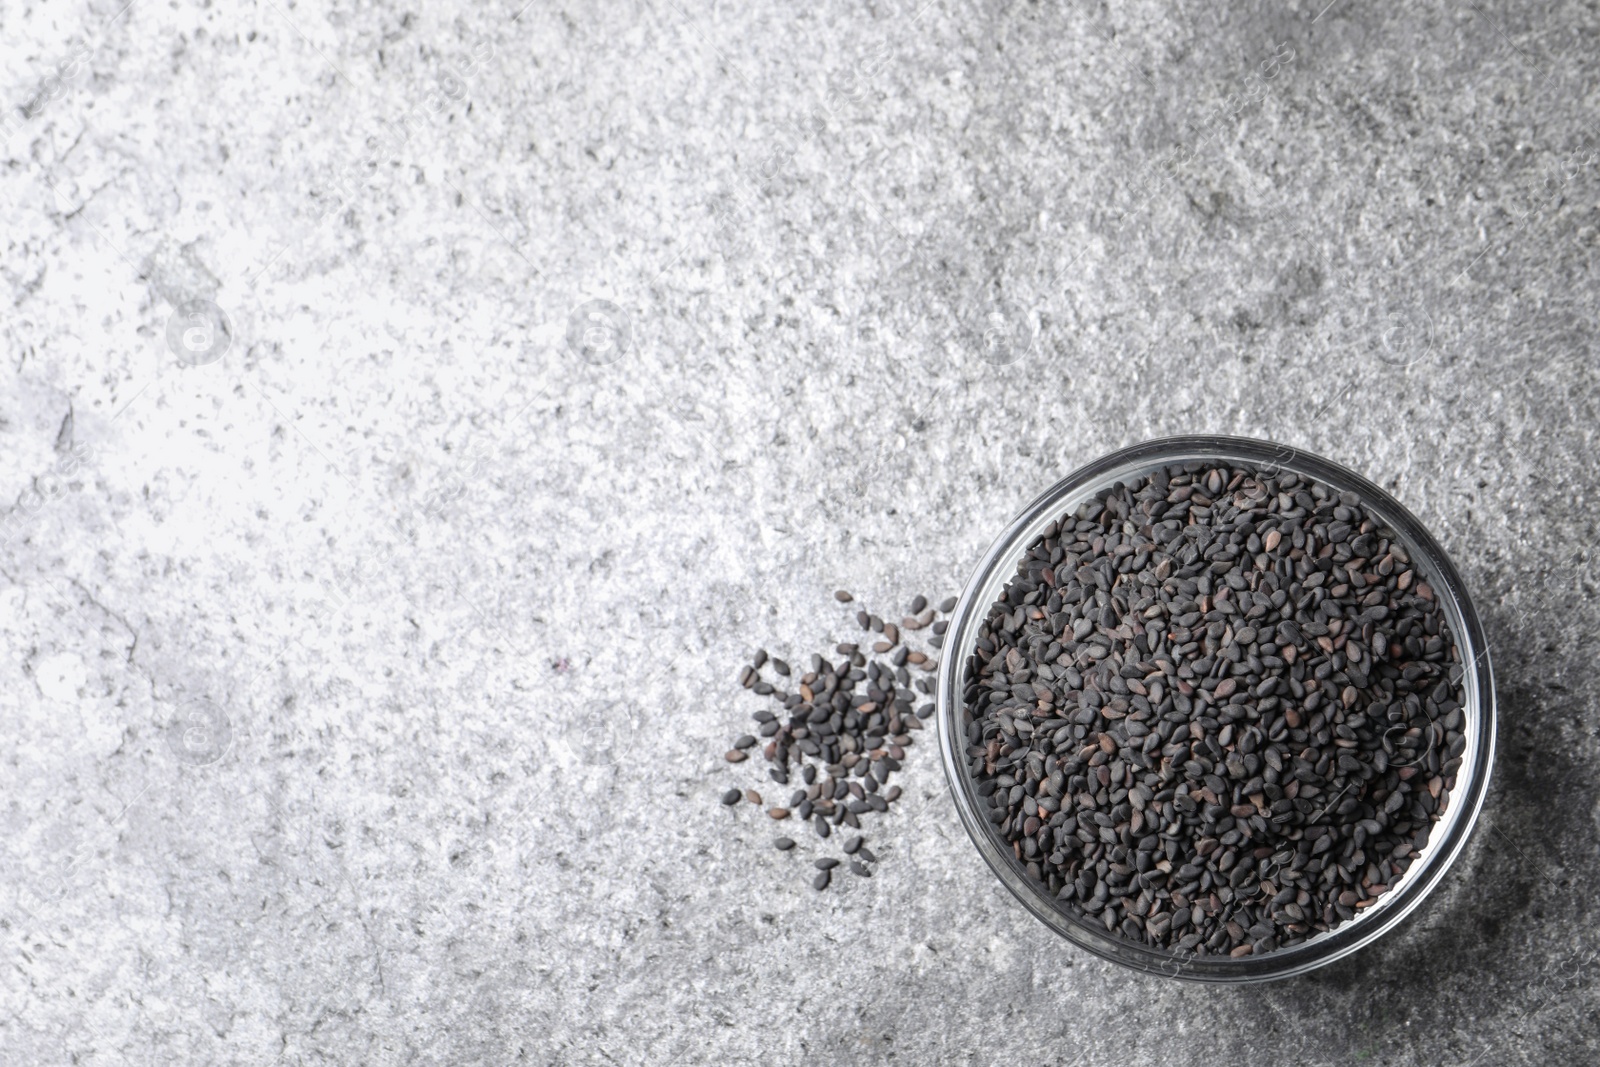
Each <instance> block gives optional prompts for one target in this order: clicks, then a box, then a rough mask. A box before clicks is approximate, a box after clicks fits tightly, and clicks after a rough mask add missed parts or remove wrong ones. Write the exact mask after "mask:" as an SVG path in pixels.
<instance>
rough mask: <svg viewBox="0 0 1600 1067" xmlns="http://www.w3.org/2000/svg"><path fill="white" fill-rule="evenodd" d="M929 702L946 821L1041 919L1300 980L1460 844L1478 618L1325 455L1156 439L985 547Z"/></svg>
mask: <svg viewBox="0 0 1600 1067" xmlns="http://www.w3.org/2000/svg"><path fill="white" fill-rule="evenodd" d="M945 648H946V651H947V653H948V654H947V655H946V657H945V660H944V663H943V665H942V667H941V670H940V677H939V684H938V697H937V713H936V718H937V720H938V728H939V738H940V747H941V751H942V754H943V759H944V765H945V773H946V776H947V778H948V780H949V782H950V786H951V791H952V793H953V794H954V797H955V800H956V805H957V809H958V811H959V814H960V817H961V821H962V823H963V825H965V827H966V829H967V833H968V835H969V836H970V837H971V838H972V841H973V843H974V844H975V845H976V846H977V848H978V851H979V852H980V853H981V854H982V856H983V858H984V859H985V861H987V863H988V865H989V867H990V868H991V869H992V870H993V871H994V873H995V875H996V876H997V877H998V878H999V879H1000V880H1001V881H1002V882H1003V883H1004V884H1005V885H1006V887H1007V888H1008V889H1010V890H1011V892H1012V893H1013V894H1014V895H1015V896H1016V897H1017V899H1018V900H1019V901H1020V902H1021V903H1022V904H1023V905H1024V906H1026V907H1027V908H1028V909H1029V910H1030V911H1031V912H1033V914H1034V915H1035V916H1036V917H1038V918H1039V919H1040V920H1042V921H1043V922H1044V923H1045V924H1046V925H1048V926H1050V927H1051V928H1052V929H1054V930H1055V931H1056V932H1057V933H1059V934H1061V935H1062V936H1064V937H1066V938H1067V939H1069V940H1070V941H1072V942H1073V943H1075V944H1077V945H1079V946H1081V947H1083V948H1085V949H1088V950H1089V951H1091V952H1094V953H1096V954H1098V955H1100V956H1103V957H1105V958H1107V959H1110V960H1113V961H1115V962H1118V963H1122V964H1125V965H1127V966H1130V967H1134V968H1136V969H1139V970H1142V971H1145V972H1148V973H1152V974H1161V975H1167V976H1171V977H1176V978H1185V979H1192V980H1198V981H1213V982H1245V981H1259V980H1265V979H1272V978H1282V977H1288V976H1290V975H1296V974H1302V973H1305V972H1306V971H1310V970H1313V969H1315V968H1318V967H1322V966H1326V965H1327V964H1329V963H1332V962H1333V961H1334V960H1337V959H1340V958H1342V957H1344V956H1347V955H1349V954H1350V953H1352V952H1355V951H1356V950H1357V949H1359V948H1361V947H1362V946H1364V945H1367V944H1369V943H1371V942H1372V941H1374V940H1375V939H1377V938H1378V937H1380V936H1382V935H1383V934H1384V933H1385V932H1387V931H1389V930H1391V929H1393V928H1394V927H1395V926H1396V925H1397V924H1399V923H1400V922H1401V921H1402V920H1404V919H1405V917H1406V916H1407V915H1409V914H1410V913H1411V912H1413V911H1414V910H1415V909H1416V908H1417V907H1418V906H1419V905H1420V904H1421V903H1422V902H1423V900H1424V899H1426V898H1427V896H1428V895H1429V894H1430V893H1431V892H1432V891H1433V889H1434V888H1435V887H1436V886H1437V885H1438V883H1439V881H1440V880H1441V878H1442V877H1443V876H1444V874H1445V872H1446V871H1447V870H1448V869H1449V867H1450V865H1451V864H1452V863H1453V862H1454V860H1455V858H1456V857H1457V856H1458V855H1460V853H1461V851H1462V849H1463V847H1464V846H1465V844H1466V842H1467V839H1468V838H1469V836H1470V835H1471V832H1472V829H1473V825H1474V823H1475V822H1476V819H1477V816H1478V812H1479V810H1480V808H1481V806H1482V804H1483V798H1484V795H1485V793H1486V791H1487V788H1488V782H1489V773H1490V767H1491V765H1492V763H1493V758H1494V742H1495V696H1494V678H1493V672H1492V670H1491V667H1490V663H1489V655H1488V647H1487V645H1486V644H1485V640H1484V635H1483V629H1482V626H1481V624H1480V623H1479V621H1478V617H1477V615H1476V613H1475V612H1474V611H1473V608H1472V604H1471V601H1470V598H1469V597H1468V595H1467V591H1466V589H1465V588H1464V586H1463V584H1462V582H1461V578H1460V575H1459V574H1458V573H1457V571H1456V569H1455V567H1454V566H1453V565H1452V564H1451V562H1450V560H1449V558H1448V557H1447V556H1446V555H1445V553H1444V551H1443V549H1442V548H1440V546H1439V544H1438V543H1437V541H1435V539H1434V538H1433V537H1432V535H1431V534H1429V532H1428V531H1427V530H1426V529H1425V528H1424V527H1423V526H1422V524H1421V523H1420V522H1418V520H1417V519H1416V518H1415V517H1414V516H1412V515H1411V513H1410V512H1408V511H1407V510H1406V509H1405V508H1404V507H1403V506H1402V505H1401V504H1400V503H1399V502H1398V501H1397V500H1395V499H1394V498H1393V497H1392V496H1390V495H1389V494H1388V493H1386V492H1384V491H1383V490H1382V489H1380V488H1379V487H1378V486H1376V485H1374V484H1373V483H1371V482H1369V481H1367V480H1366V479H1365V478H1362V477H1361V476H1360V475H1358V474H1355V473H1354V472H1352V471H1349V470H1347V469H1345V468H1343V467H1341V466H1339V465H1337V464H1335V463H1332V462H1330V461H1328V460H1325V459H1321V458H1319V457H1317V456H1313V455H1310V454H1307V453H1306V452H1304V451H1300V450H1296V449H1292V448H1289V447H1287V446H1282V445H1275V444H1271V443H1269V442H1263V441H1255V440H1249V439H1244V438H1230V437H1209V436H1205V437H1201V436H1195V437H1174V438H1166V439H1162V440H1158V441H1151V442H1147V443H1145V444H1141V445H1137V446H1135V447H1132V448H1128V449H1124V450H1123V451H1120V452H1116V453H1114V454H1112V455H1108V456H1105V457H1103V458H1101V459H1099V460H1097V461H1095V462H1093V463H1091V464H1089V465H1088V466H1086V467H1083V468H1082V469H1080V470H1078V471H1076V472H1075V473H1073V474H1071V475H1069V476H1068V477H1067V478H1065V479H1063V480H1062V481H1060V482H1059V483H1057V484H1056V485H1055V486H1053V487H1052V488H1051V489H1050V490H1048V491H1047V492H1046V493H1044V494H1043V495H1042V496H1040V497H1039V498H1038V499H1037V500H1035V501H1034V502H1033V503H1032V504H1030V505H1029V506H1028V507H1027V509H1026V510H1024V511H1023V513H1022V514H1021V515H1020V516H1019V517H1018V518H1017V519H1016V520H1015V521H1014V522H1012V523H1011V524H1010V526H1009V527H1008V528H1007V529H1006V530H1005V532H1004V533H1003V534H1002V535H1001V536H1000V537H999V539H998V540H996V541H995V543H994V545H993V546H992V547H991V548H990V549H989V551H988V553H987V554H986V555H985V557H984V558H983V560H982V562H981V563H980V564H979V566H978V567H977V569H976V571H975V572H974V574H973V576H972V578H971V580H970V581H969V582H968V584H967V587H966V590H965V591H964V593H963V595H962V597H961V600H960V603H959V604H958V605H957V607H956V610H955V613H954V616H953V618H952V619H951V622H950V626H949V630H948V634H947V637H946V644H945Z"/></svg>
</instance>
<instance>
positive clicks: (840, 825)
mask: <svg viewBox="0 0 1600 1067" xmlns="http://www.w3.org/2000/svg"><path fill="white" fill-rule="evenodd" d="M834 598H835V600H837V601H838V602H839V603H840V604H853V603H854V602H855V597H854V596H852V595H851V594H850V593H848V592H846V591H844V590H840V591H838V592H836V593H835V594H834ZM955 604H956V598H955V597H950V598H948V599H947V600H944V601H943V602H941V603H939V604H938V605H937V606H935V605H932V604H930V603H929V601H928V598H927V597H923V596H919V597H917V598H915V599H914V600H913V601H912V602H911V604H910V608H909V610H908V611H907V613H906V614H905V615H904V616H903V617H902V618H901V619H900V621H899V622H898V623H895V622H889V621H886V620H884V619H883V618H882V617H880V616H878V615H875V614H872V613H870V612H867V611H864V610H862V611H857V613H856V617H855V621H856V624H857V626H859V627H860V629H861V630H863V631H865V632H867V633H868V634H869V635H870V637H869V638H868V639H866V640H865V641H861V642H855V641H849V642H842V643H840V644H837V645H835V646H834V647H833V649H832V651H831V653H829V654H823V653H813V654H812V655H811V656H810V657H809V658H808V659H807V661H806V663H805V669H804V670H803V671H798V670H797V668H796V667H793V666H791V665H790V664H789V663H788V662H787V661H785V660H783V659H780V658H778V657H776V656H773V655H770V654H769V653H768V652H767V651H766V650H765V649H759V650H757V651H756V653H755V655H754V656H753V657H752V658H751V661H750V663H749V664H748V665H747V666H745V667H744V668H743V669H742V670H741V671H740V672H739V684H740V685H741V686H742V687H743V688H745V689H747V690H749V691H751V692H752V693H753V694H754V695H756V696H760V697H764V698H766V704H765V705H764V706H763V707H761V708H759V709H758V710H756V711H755V712H753V713H752V714H751V718H752V719H753V720H754V721H755V723H756V727H755V732H754V733H747V734H744V735H743V736H741V737H739V738H737V739H736V740H735V741H734V742H733V746H732V747H731V748H730V749H729V750H728V752H727V754H726V757H725V758H726V760H727V761H728V763H730V764H734V765H737V764H742V763H744V762H745V761H746V760H748V759H749V757H750V754H751V753H752V752H757V753H759V754H760V755H761V756H762V758H763V759H764V760H765V761H766V763H768V764H769V765H770V766H769V767H768V769H767V778H768V780H769V781H770V783H771V784H770V785H766V786H763V788H766V789H768V790H769V791H772V792H776V793H777V794H778V796H780V797H783V799H782V800H781V802H771V801H769V800H768V799H767V798H764V797H763V796H762V795H761V793H760V792H759V791H758V790H757V789H755V788H749V787H747V788H743V789H740V788H738V787H729V788H728V789H727V790H726V791H725V792H724V793H723V795H722V803H723V804H724V805H726V806H727V807H729V808H736V807H737V806H738V805H740V804H741V803H745V804H751V805H754V806H756V807H759V808H764V809H765V811H766V815H767V816H768V817H769V818H771V819H772V820H774V821H776V822H786V821H789V820H793V819H798V820H801V821H803V822H807V823H809V824H810V826H811V828H812V831H813V832H814V833H815V835H816V837H817V839H818V840H819V842H827V841H829V840H830V839H831V838H832V836H833V832H834V830H835V829H841V830H843V829H846V828H847V829H849V830H860V829H861V820H862V819H863V818H871V817H872V816H874V815H882V814H884V813H886V812H888V811H889V808H890V806H891V805H892V804H894V803H895V802H896V801H897V800H899V799H900V796H901V788H900V786H898V785H892V784H890V780H891V778H892V777H893V775H894V774H895V773H896V772H897V771H899V770H900V769H901V767H902V765H903V763H904V761H905V759H906V750H907V749H909V748H911V747H912V746H913V741H914V735H915V734H916V733H918V732H920V731H922V730H923V729H924V722H925V720H926V719H928V718H929V717H930V716H931V715H932V714H933V709H934V705H933V703H932V695H933V691H934V678H935V672H936V671H937V670H938V667H939V663H938V658H937V657H938V652H939V649H940V647H941V646H942V645H943V644H944V632H945V627H946V626H947V625H948V619H947V618H941V617H940V616H948V615H949V613H950V612H951V611H952V610H953V609H954V608H955ZM913 646H922V647H913ZM919 702H920V703H919ZM795 778H798V779H799V781H794V780H793V779H795ZM785 791H787V793H785ZM841 836H844V835H843V834H841ZM773 847H774V848H776V849H778V850H779V851H780V852H784V853H793V852H794V851H795V849H796V848H797V845H796V842H795V841H794V839H793V838H790V837H778V838H777V839H775V840H774V841H773ZM823 847H824V848H825V847H826V846H825V845H824V846H823ZM842 852H843V857H842V858H839V857H832V856H823V857H820V858H818V859H816V860H815V862H814V863H813V870H814V873H813V874H812V875H811V885H812V887H813V888H815V889H819V890H821V889H826V888H827V887H828V886H829V884H830V883H831V881H832V877H833V872H834V870H835V869H837V868H839V867H840V866H841V865H845V866H847V867H848V869H849V870H850V872H851V873H852V874H854V875H856V876H858V877H862V878H870V877H871V876H872V867H871V866H870V865H871V864H874V863H875V862H876V861H877V856H876V855H875V854H874V853H873V852H872V850H871V849H870V848H868V847H867V845H866V840H865V837H864V836H862V835H861V834H852V835H850V836H849V837H848V839H847V840H846V841H844V843H843V848H842Z"/></svg>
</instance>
